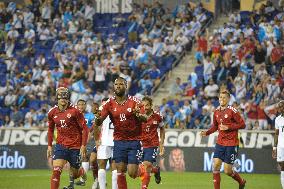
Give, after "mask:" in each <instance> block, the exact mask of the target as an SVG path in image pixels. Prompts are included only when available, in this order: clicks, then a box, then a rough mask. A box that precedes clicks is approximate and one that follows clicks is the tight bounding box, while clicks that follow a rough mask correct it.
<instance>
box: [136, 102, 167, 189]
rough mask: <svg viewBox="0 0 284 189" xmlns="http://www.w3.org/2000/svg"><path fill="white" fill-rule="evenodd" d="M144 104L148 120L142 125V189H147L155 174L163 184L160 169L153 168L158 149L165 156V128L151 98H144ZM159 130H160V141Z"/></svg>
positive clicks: (156, 179)
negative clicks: (152, 174) (143, 170)
mask: <svg viewBox="0 0 284 189" xmlns="http://www.w3.org/2000/svg"><path fill="white" fill-rule="evenodd" d="M142 103H143V105H144V109H145V112H146V115H147V116H148V119H147V121H146V122H143V123H142V140H141V141H142V147H143V157H142V159H143V166H144V168H145V172H144V174H143V175H141V177H142V189H147V188H148V185H149V183H150V178H151V173H155V181H156V183H157V184H159V183H160V182H161V176H160V168H159V167H153V163H154V162H156V158H157V152H158V147H159V151H160V154H159V155H160V156H163V155H164V139H165V128H164V123H163V117H162V115H161V114H160V113H158V112H154V110H153V109H152V99H151V98H150V97H144V98H143V99H142ZM158 128H159V129H160V141H159V136H158Z"/></svg>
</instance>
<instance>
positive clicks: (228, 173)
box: [224, 169, 233, 176]
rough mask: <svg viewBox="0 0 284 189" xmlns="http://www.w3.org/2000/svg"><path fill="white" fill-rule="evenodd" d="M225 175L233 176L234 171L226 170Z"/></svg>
mask: <svg viewBox="0 0 284 189" xmlns="http://www.w3.org/2000/svg"><path fill="white" fill-rule="evenodd" d="M224 173H225V174H226V175H228V176H231V175H232V174H233V171H232V169H224Z"/></svg>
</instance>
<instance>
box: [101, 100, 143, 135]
mask: <svg viewBox="0 0 284 189" xmlns="http://www.w3.org/2000/svg"><path fill="white" fill-rule="evenodd" d="M138 104H140V101H139V100H138V99H137V98H135V97H133V96H128V98H127V100H126V101H125V102H124V103H122V104H119V103H118V102H117V101H116V100H115V97H112V98H110V99H109V100H108V101H107V102H106V103H105V104H104V105H103V106H102V112H101V117H102V118H103V119H105V118H106V117H107V116H108V115H109V117H110V120H111V122H112V123H113V125H114V132H113V138H114V140H140V138H141V132H142V130H141V123H140V121H139V120H137V118H136V116H135V115H134V114H133V110H134V109H135V107H136V105H138Z"/></svg>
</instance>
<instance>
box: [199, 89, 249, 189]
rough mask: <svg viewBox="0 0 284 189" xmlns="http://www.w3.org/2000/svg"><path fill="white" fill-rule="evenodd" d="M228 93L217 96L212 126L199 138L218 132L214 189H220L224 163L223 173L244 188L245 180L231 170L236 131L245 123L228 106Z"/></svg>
mask: <svg viewBox="0 0 284 189" xmlns="http://www.w3.org/2000/svg"><path fill="white" fill-rule="evenodd" d="M229 100H230V93H229V92H228V91H227V90H224V91H221V92H220V94H219V104H220V106H219V107H218V108H217V109H216V110H215V111H214V116H213V125H212V127H211V128H210V129H209V130H207V131H202V132H201V136H208V135H210V134H212V133H214V132H215V131H217V130H218V131H219V135H218V139H217V143H216V146H215V152H214V157H213V158H214V159H213V161H214V165H213V182H214V189H220V182H221V177H220V169H221V165H222V162H224V172H225V173H226V174H227V175H228V176H230V177H232V178H233V179H234V180H236V181H237V182H238V183H239V189H243V188H245V184H246V180H244V179H242V178H241V177H240V175H239V174H238V173H237V172H235V171H234V170H233V164H234V162H235V160H236V157H237V153H238V146H239V139H238V130H239V129H244V128H245V122H244V120H243V118H242V117H241V115H240V113H239V112H238V111H237V110H236V109H235V108H234V107H232V106H229V105H228V103H229Z"/></svg>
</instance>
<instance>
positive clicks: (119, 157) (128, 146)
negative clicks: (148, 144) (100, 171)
mask: <svg viewBox="0 0 284 189" xmlns="http://www.w3.org/2000/svg"><path fill="white" fill-rule="evenodd" d="M141 156H142V150H141V143H140V141H138V140H134V141H125V140H123V141H120V140H114V147H113V160H115V162H116V163H120V162H123V163H126V164H137V165H138V164H139V159H141Z"/></svg>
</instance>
